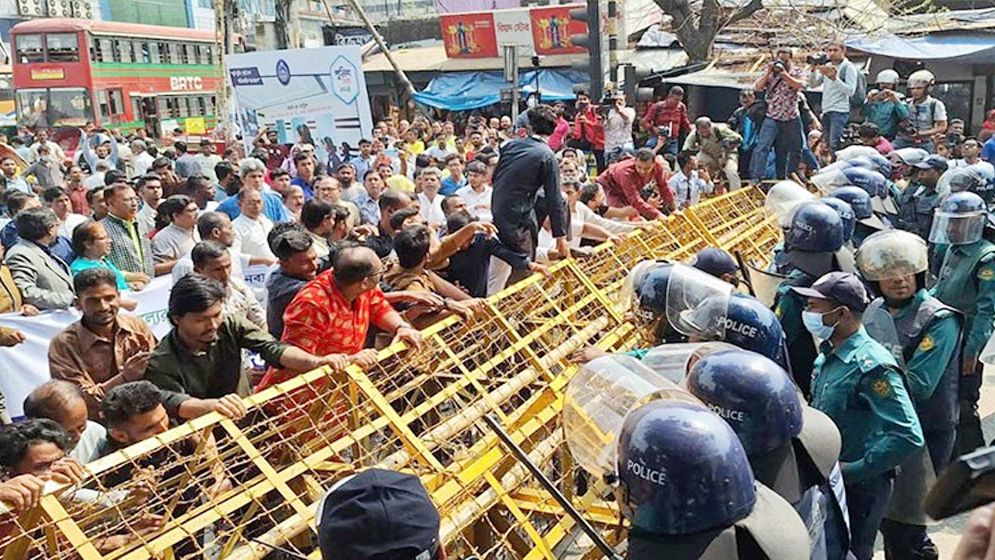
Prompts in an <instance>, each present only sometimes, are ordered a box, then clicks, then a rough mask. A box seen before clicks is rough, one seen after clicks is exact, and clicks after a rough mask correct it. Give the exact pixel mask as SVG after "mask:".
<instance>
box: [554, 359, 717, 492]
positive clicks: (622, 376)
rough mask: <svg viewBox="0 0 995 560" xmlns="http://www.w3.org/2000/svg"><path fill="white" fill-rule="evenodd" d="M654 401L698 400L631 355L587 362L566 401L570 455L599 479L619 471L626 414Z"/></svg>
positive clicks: (567, 436) (577, 375)
mask: <svg viewBox="0 0 995 560" xmlns="http://www.w3.org/2000/svg"><path fill="white" fill-rule="evenodd" d="M655 399H672V400H682V401H686V402H694V403H697V402H699V401H698V400H697V399H696V398H694V397H693V396H692V395H691V394H690V393H688V392H687V391H685V390H684V389H681V388H680V387H678V386H677V384H675V383H673V382H671V381H668V380H667V379H665V378H664V377H662V376H660V375H658V374H657V373H655V372H654V371H653V370H651V369H649V368H648V367H646V366H644V365H642V364H641V363H640V362H639V360H637V359H635V358H633V357H631V356H625V355H621V354H616V355H612V356H603V357H601V358H597V359H594V360H591V361H590V362H588V363H586V364H584V366H583V367H581V368H580V371H578V372H577V374H576V375H575V376H574V377H573V379H571V380H570V382H569V383H568V384H567V388H566V392H565V394H564V399H563V432H564V435H565V437H566V440H567V447H568V448H569V449H570V454H571V455H572V456H573V458H574V459H576V461H577V463H578V464H580V466H581V467H583V468H584V470H586V471H587V472H589V473H591V474H592V475H594V476H598V477H602V478H604V477H605V475H608V474H612V473H614V472H615V454H616V449H615V446H616V442H617V440H618V435H619V433H620V432H621V430H622V424H623V423H624V422H625V417H626V415H627V414H629V412H630V411H631V410H633V409H635V408H636V407H638V406H641V405H643V404H645V403H647V402H649V401H651V400H655Z"/></svg>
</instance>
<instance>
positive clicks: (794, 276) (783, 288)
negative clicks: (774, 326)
mask: <svg viewBox="0 0 995 560" xmlns="http://www.w3.org/2000/svg"><path fill="white" fill-rule="evenodd" d="M815 280H816V279H815V278H812V277H811V276H809V275H808V274H806V273H804V272H802V271H801V270H798V269H793V270H792V271H791V272H790V273H789V274H788V277H787V278H785V279H784V281H783V282H781V284H780V285H779V286H778V287H777V298H776V299H775V301H774V314H775V315H777V318H778V320H780V321H781V328H782V329H784V342H785V344H786V345H787V347H788V361H789V363H790V364H791V374H792V376H793V377H794V379H795V384H796V385H798V388H799V389H800V390H801V392H802V394H803V395H805V398H809V395H810V392H811V390H810V386H811V384H812V361H813V360H814V359H815V356H816V348H815V342H814V341H813V340H812V335H811V333H809V332H808V330H806V329H805V325H804V324H802V311H803V310H804V309H805V303H806V302H805V298H803V297H802V296H800V295H798V294H796V293H795V292H794V291H793V290H792V289H791V288H796V287H808V286H811V285H812V283H813V282H815Z"/></svg>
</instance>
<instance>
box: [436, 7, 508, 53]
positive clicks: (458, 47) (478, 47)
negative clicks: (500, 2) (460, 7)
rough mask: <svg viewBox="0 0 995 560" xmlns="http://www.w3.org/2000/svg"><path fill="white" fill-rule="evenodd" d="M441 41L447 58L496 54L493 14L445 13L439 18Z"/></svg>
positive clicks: (496, 44) (496, 45)
mask: <svg viewBox="0 0 995 560" xmlns="http://www.w3.org/2000/svg"><path fill="white" fill-rule="evenodd" d="M440 20H441V25H442V41H443V43H444V44H445V47H446V55H447V56H448V57H449V58H491V57H496V56H498V43H497V36H496V35H495V32H494V16H493V15H492V14H490V13H488V12H482V13H466V14H447V15H443V16H442V17H441V18H440Z"/></svg>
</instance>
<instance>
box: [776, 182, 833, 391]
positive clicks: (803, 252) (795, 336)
mask: <svg viewBox="0 0 995 560" xmlns="http://www.w3.org/2000/svg"><path fill="white" fill-rule="evenodd" d="M785 246H786V247H787V248H788V250H787V251H786V252H785V254H786V256H787V258H788V260H789V263H790V268H789V271H788V275H787V278H785V279H784V280H783V281H782V282H781V283H780V285H778V287H777V296H776V298H775V300H774V313H775V314H776V315H777V317H778V319H779V320H780V321H781V327H782V328H783V329H784V335H785V340H786V342H787V346H788V361H789V363H790V364H791V369H790V371H791V375H792V376H793V377H794V379H795V384H796V385H798V388H799V389H800V390H801V392H802V395H804V396H805V397H806V398H808V396H809V388H810V386H811V383H812V361H813V360H814V359H815V356H816V349H815V344H814V343H813V342H812V337H811V336H810V335H809V333H808V332H807V331H806V330H805V326H804V325H803V324H802V310H803V309H804V307H805V299H804V298H803V297H801V296H799V295H798V294H796V293H795V292H793V291H792V290H791V288H793V287H806V286H811V285H812V283H813V282H815V281H816V280H817V279H818V278H819V277H820V276H822V275H823V274H826V273H827V272H831V271H833V270H840V266H839V261H838V260H837V258H836V252H837V251H839V250H840V249H841V248H842V247H843V221H842V220H841V219H840V216H839V214H837V213H836V211H835V210H833V209H832V208H831V207H830V206H829V205H827V204H824V203H822V202H819V201H816V202H807V203H805V204H802V205H801V206H799V207H798V209H797V210H796V211H795V215H794V217H793V218H792V220H791V229H790V230H789V231H788V235H787V237H786V240H785Z"/></svg>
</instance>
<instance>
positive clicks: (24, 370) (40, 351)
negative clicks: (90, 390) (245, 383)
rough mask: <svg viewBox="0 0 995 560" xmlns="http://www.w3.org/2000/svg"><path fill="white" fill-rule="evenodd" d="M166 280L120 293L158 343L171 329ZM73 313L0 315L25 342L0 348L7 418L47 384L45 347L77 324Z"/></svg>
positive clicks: (1, 385) (169, 284) (0, 377)
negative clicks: (135, 303) (132, 304)
mask: <svg viewBox="0 0 995 560" xmlns="http://www.w3.org/2000/svg"><path fill="white" fill-rule="evenodd" d="M171 287H172V279H171V277H170V276H168V275H167V276H160V277H158V278H156V279H154V280H153V281H152V283H151V284H149V285H148V286H147V287H146V288H145V289H144V290H142V291H140V292H122V294H121V295H122V297H127V298H131V299H134V300H137V301H138V307H137V308H136V309H135V311H134V314H135V315H138V316H139V317H141V318H142V319H144V320H145V322H146V323H148V325H149V327H150V328H151V329H152V332H153V333H154V334H155V336H156V338H158V339H162V337H164V336H166V334H167V333H169V330H170V328H171V327H172V325H170V324H169V319H168V318H167V317H166V310H167V308H168V306H169V290H170V288H171ZM79 318H80V312H79V311H78V310H76V309H66V310H60V311H46V312H45V313H42V314H40V315H38V316H36V317H25V316H23V315H20V314H17V313H6V314H3V315H0V325H3V326H6V327H13V328H15V329H17V330H19V331H21V332H23V333H24V335H25V337H26V340H25V341H24V342H23V343H21V344H18V345H17V346H14V347H13V348H0V392H3V394H4V396H5V397H6V398H7V411H8V413H9V414H10V416H11V417H13V418H17V417H18V416H21V415H22V414H23V413H24V411H23V406H22V405H23V404H24V398H25V397H27V396H28V393H30V392H31V391H32V390H34V388H35V387H37V386H38V385H41V384H42V383H44V382H45V381H48V379H49V378H50V377H49V373H48V344H49V342H50V341H51V340H52V338H54V337H55V335H57V334H58V333H59V332H60V331H62V329H64V328H66V327H68V326H69V325H71V324H73V323H74V322H76V321H79Z"/></svg>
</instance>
